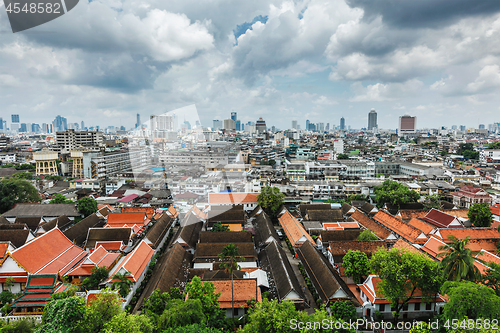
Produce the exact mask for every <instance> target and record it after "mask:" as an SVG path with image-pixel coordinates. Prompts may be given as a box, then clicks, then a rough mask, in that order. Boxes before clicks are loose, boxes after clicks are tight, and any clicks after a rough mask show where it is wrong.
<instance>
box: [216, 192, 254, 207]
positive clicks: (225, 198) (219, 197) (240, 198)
mask: <svg viewBox="0 0 500 333" xmlns="http://www.w3.org/2000/svg"><path fill="white" fill-rule="evenodd" d="M258 195H259V193H237V192H231V193H209V194H208V203H209V204H238V203H255V204H256V203H257V196H258Z"/></svg>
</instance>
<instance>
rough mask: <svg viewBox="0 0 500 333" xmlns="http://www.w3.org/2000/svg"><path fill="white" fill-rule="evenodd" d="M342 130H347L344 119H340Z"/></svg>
mask: <svg viewBox="0 0 500 333" xmlns="http://www.w3.org/2000/svg"><path fill="white" fill-rule="evenodd" d="M340 129H341V130H345V119H344V117H342V118H340Z"/></svg>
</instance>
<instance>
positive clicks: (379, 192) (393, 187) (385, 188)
mask: <svg viewBox="0 0 500 333" xmlns="http://www.w3.org/2000/svg"><path fill="white" fill-rule="evenodd" d="M374 191H375V194H376V197H375V202H376V203H377V206H378V207H382V206H383V205H384V204H386V203H389V204H391V205H394V206H396V207H400V206H401V205H402V204H406V203H410V202H417V201H418V199H419V198H420V194H418V193H417V192H415V191H413V190H410V189H408V188H407V187H406V186H404V185H403V184H401V183H399V182H396V181H394V180H390V179H388V180H386V181H384V182H383V183H382V185H379V186H375V188H374Z"/></svg>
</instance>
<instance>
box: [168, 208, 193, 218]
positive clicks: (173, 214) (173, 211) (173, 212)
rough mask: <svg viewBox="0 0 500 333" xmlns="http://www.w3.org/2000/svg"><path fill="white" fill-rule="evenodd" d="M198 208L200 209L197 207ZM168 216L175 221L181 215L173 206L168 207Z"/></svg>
mask: <svg viewBox="0 0 500 333" xmlns="http://www.w3.org/2000/svg"><path fill="white" fill-rule="evenodd" d="M196 208H198V207H196ZM198 210H199V209H198ZM200 213H201V212H200ZM167 214H168V215H170V216H171V217H172V218H173V219H175V218H176V217H177V216H178V215H179V213H178V212H177V209H175V207H174V206H173V205H170V206H169V207H168V209H167Z"/></svg>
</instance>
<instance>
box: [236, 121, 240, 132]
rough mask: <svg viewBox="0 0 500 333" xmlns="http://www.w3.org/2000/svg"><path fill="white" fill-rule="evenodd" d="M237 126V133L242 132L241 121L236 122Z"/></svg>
mask: <svg viewBox="0 0 500 333" xmlns="http://www.w3.org/2000/svg"><path fill="white" fill-rule="evenodd" d="M235 124H236V130H237V131H241V121H239V120H236V121H235Z"/></svg>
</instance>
